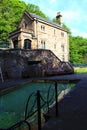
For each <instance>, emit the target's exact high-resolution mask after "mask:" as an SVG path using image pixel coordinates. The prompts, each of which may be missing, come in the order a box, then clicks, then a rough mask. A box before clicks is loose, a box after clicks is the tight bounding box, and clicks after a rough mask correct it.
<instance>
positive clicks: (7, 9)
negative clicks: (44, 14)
mask: <svg viewBox="0 0 87 130" xmlns="http://www.w3.org/2000/svg"><path fill="white" fill-rule="evenodd" d="M25 9H26V4H25V3H24V2H21V1H19V0H0V41H8V35H9V32H11V31H13V30H15V29H16V28H17V25H18V22H19V20H20V18H21V16H22V13H23V11H24V10H25Z"/></svg>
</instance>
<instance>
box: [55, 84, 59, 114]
mask: <svg viewBox="0 0 87 130" xmlns="http://www.w3.org/2000/svg"><path fill="white" fill-rule="evenodd" d="M57 98H58V97H57V82H55V100H56V105H55V108H56V116H58V115H59V112H58V101H57Z"/></svg>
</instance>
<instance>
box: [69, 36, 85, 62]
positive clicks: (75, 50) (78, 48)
mask: <svg viewBox="0 0 87 130" xmlns="http://www.w3.org/2000/svg"><path fill="white" fill-rule="evenodd" d="M69 42H70V62H71V63H74V64H85V63H87V38H83V37H80V36H77V37H73V36H70V38H69Z"/></svg>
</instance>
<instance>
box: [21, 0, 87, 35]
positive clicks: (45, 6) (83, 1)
mask: <svg viewBox="0 0 87 130" xmlns="http://www.w3.org/2000/svg"><path fill="white" fill-rule="evenodd" d="M22 1H25V3H26V4H28V3H33V4H35V5H38V6H39V7H40V9H41V11H42V12H43V13H45V14H46V15H47V16H48V17H50V18H51V19H52V18H54V17H55V16H56V14H57V12H61V14H62V23H65V24H66V25H67V26H68V27H69V28H70V30H71V32H72V35H73V36H82V37H86V38H87V13H86V12H87V0H22Z"/></svg>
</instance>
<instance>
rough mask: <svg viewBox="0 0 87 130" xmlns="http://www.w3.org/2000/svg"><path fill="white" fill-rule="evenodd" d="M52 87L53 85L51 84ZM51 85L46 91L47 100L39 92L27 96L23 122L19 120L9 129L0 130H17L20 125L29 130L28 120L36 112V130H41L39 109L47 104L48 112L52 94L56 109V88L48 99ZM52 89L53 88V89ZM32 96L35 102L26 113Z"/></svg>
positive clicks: (1, 129) (0, 129)
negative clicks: (24, 125)
mask: <svg viewBox="0 0 87 130" xmlns="http://www.w3.org/2000/svg"><path fill="white" fill-rule="evenodd" d="M53 85H54V84H53ZM52 87H53V86H52V84H51V85H50V86H49V89H48V93H47V99H45V100H44V98H43V96H42V95H41V91H39V90H37V92H33V93H31V94H30V95H29V97H28V98H27V102H26V108H25V118H24V120H21V121H19V122H17V123H16V124H14V125H13V126H11V127H9V128H6V129H3V128H0V130H15V129H16V128H19V127H21V125H23V124H26V125H27V127H28V130H31V126H30V122H29V121H28V119H29V118H30V117H31V116H32V115H34V114H35V113H36V112H37V113H38V130H41V109H42V108H43V107H44V106H45V105H46V104H47V107H48V112H49V105H50V101H51V100H52V97H53V96H54V93H56V94H55V96H56V97H55V102H56V109H58V108H57V96H58V95H57V88H56V89H54V91H55V92H53V94H52V95H51V96H52V97H50V91H51V88H52ZM54 87H57V82H55V86H54ZM54 87H53V88H54ZM32 96H35V100H34V102H33V105H32V106H31V109H30V110H29V112H28V108H29V103H30V99H31V97H32ZM41 101H43V104H41ZM36 104H37V107H36V108H35V110H33V108H34V106H35V105H36ZM57 111H58V110H56V116H57V114H58V112H57Z"/></svg>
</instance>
